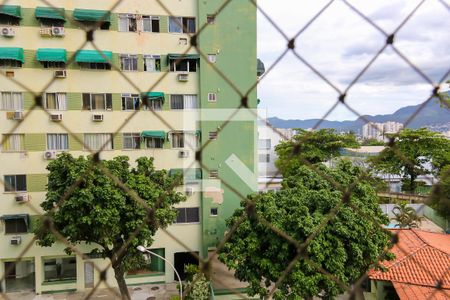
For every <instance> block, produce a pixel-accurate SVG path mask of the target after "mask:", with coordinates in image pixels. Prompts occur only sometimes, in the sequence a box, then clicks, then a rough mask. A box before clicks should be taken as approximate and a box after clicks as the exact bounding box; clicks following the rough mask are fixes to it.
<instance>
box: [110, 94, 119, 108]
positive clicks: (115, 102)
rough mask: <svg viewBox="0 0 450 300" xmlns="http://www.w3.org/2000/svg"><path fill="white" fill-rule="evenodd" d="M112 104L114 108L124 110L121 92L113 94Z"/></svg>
mask: <svg viewBox="0 0 450 300" xmlns="http://www.w3.org/2000/svg"><path fill="white" fill-rule="evenodd" d="M111 98H112V106H113V110H122V95H121V94H112V95H111Z"/></svg>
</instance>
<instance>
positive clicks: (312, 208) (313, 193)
mask: <svg viewBox="0 0 450 300" xmlns="http://www.w3.org/2000/svg"><path fill="white" fill-rule="evenodd" d="M317 168H318V169H320V171H321V172H323V173H325V174H326V175H328V176H329V177H331V178H333V179H334V180H335V181H337V182H338V183H339V184H341V185H342V186H344V187H348V186H351V185H352V184H355V185H354V188H353V190H352V192H351V196H350V197H349V199H348V203H349V204H352V206H353V208H352V207H350V206H348V205H347V204H344V205H343V206H342V207H341V208H340V209H339V210H338V212H337V215H336V216H335V217H333V218H332V219H331V220H330V222H329V223H328V224H327V225H326V226H325V227H324V228H323V229H322V230H318V226H319V224H320V223H321V222H322V221H323V220H324V218H325V217H326V215H327V214H328V213H330V211H331V210H332V209H333V208H334V207H336V206H337V205H338V204H339V203H341V201H342V199H343V197H344V196H343V192H342V191H340V190H338V189H336V188H335V187H334V186H333V185H332V184H331V183H330V182H329V181H327V180H326V179H324V178H323V177H322V176H320V175H319V174H317V173H316V172H314V171H312V170H311V169H310V168H308V167H307V166H300V167H298V168H297V170H296V171H295V172H293V173H292V174H291V175H290V176H288V177H285V178H284V179H283V183H282V189H281V190H280V191H278V192H274V191H270V192H266V193H261V194H258V195H251V196H249V198H248V201H243V202H242V203H241V208H240V209H238V210H237V211H236V212H235V213H234V214H233V216H232V217H231V218H230V219H228V220H227V222H228V225H229V226H233V225H234V224H236V222H238V221H239V220H240V218H241V217H242V216H244V215H246V214H247V218H245V219H244V221H243V222H242V223H240V224H239V226H238V227H237V229H236V231H235V232H234V233H233V234H232V235H231V237H230V239H229V240H228V241H227V243H226V244H225V246H224V248H223V250H222V251H221V253H220V255H219V259H220V260H221V261H222V262H224V263H225V264H226V265H227V266H228V267H229V268H230V269H233V270H234V271H235V277H236V278H238V279H239V280H241V281H245V282H248V283H249V287H248V290H247V292H248V294H249V295H250V296H254V295H257V294H258V295H260V297H263V296H265V295H267V293H268V290H269V289H270V287H272V286H273V284H274V283H275V282H276V281H277V280H278V279H279V278H280V276H282V275H283V274H284V271H285V270H286V268H287V266H288V265H289V264H290V262H291V261H292V260H293V259H294V257H296V256H297V254H298V248H296V247H295V246H294V245H293V243H291V242H289V241H288V240H287V239H286V238H284V237H283V236H281V235H280V234H278V233H276V232H275V231H274V230H272V229H271V228H269V227H268V226H266V225H265V224H264V223H262V222H261V221H260V219H259V218H264V219H265V220H266V221H268V222H270V223H271V224H272V226H273V227H275V228H276V229H277V230H279V231H281V232H283V233H285V234H287V235H289V236H290V237H291V238H293V239H294V240H295V241H298V242H299V243H303V242H305V241H306V240H307V238H308V237H310V236H311V235H312V234H315V233H316V231H318V232H317V236H315V237H314V238H313V239H312V241H311V242H310V244H309V245H308V246H307V247H306V249H305V251H304V252H303V253H301V254H302V257H301V258H300V259H299V260H298V262H297V263H296V264H295V265H294V267H293V268H292V269H291V270H290V271H289V272H288V273H287V274H286V277H285V279H284V280H283V281H282V282H281V284H280V285H279V287H278V290H277V292H276V294H275V295H274V298H275V299H300V298H307V299H308V298H312V297H314V296H315V297H321V298H324V299H332V298H334V297H335V296H336V295H339V294H341V293H342V292H343V290H342V288H341V287H340V286H339V285H338V284H337V283H336V282H335V281H333V280H332V279H330V278H329V277H328V276H326V275H324V274H322V273H321V272H319V270H318V269H317V268H316V267H315V266H314V265H313V264H310V263H308V262H307V261H306V260H305V258H308V259H309V260H311V261H313V262H314V264H316V265H318V266H320V267H321V268H323V269H324V270H326V271H327V272H329V273H331V274H332V275H333V276H335V277H336V278H338V279H339V280H341V281H342V282H344V283H345V284H348V285H350V284H352V283H355V282H356V281H357V280H358V279H359V278H360V277H361V276H362V275H364V274H365V272H366V271H367V270H368V269H369V267H370V265H371V264H372V263H375V262H377V261H378V259H379V256H380V255H381V254H382V253H383V252H384V250H385V249H387V246H388V244H389V240H390V235H389V233H388V232H387V231H386V230H385V229H382V228H381V226H380V225H379V224H388V222H389V220H388V218H387V216H385V215H383V213H382V211H381V210H380V208H379V206H378V198H377V195H376V193H375V191H374V190H373V188H372V187H371V185H370V184H369V183H367V182H366V181H365V180H364V179H361V180H360V179H358V178H359V177H360V175H361V174H362V173H361V170H360V169H359V168H357V167H355V166H352V164H351V163H350V162H348V161H342V162H341V163H339V164H338V165H337V167H336V168H335V169H330V168H327V167H326V166H324V165H317ZM354 207H358V209H359V211H357V210H355V209H354ZM373 220H376V221H377V222H374V221H373ZM388 256H389V255H388ZM389 257H390V256H389Z"/></svg>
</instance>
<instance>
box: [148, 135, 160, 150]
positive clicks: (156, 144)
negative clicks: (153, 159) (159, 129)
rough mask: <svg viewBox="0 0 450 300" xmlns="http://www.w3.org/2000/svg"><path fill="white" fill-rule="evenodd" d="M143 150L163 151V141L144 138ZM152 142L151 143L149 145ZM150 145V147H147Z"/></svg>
mask: <svg viewBox="0 0 450 300" xmlns="http://www.w3.org/2000/svg"><path fill="white" fill-rule="evenodd" d="M144 142H145V148H146V149H163V148H164V139H160V138H154V137H150V138H148V137H145V138H144ZM150 142H153V143H150ZM149 144H152V145H149Z"/></svg>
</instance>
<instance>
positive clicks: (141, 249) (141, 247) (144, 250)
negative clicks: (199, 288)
mask: <svg viewBox="0 0 450 300" xmlns="http://www.w3.org/2000/svg"><path fill="white" fill-rule="evenodd" d="M137 249H138V250H139V251H140V252H142V253H145V252H147V253H150V254H151V255H154V256H156V257H158V258H161V259H162V260H164V261H165V262H167V263H168V264H169V265H170V266H171V267H172V269H173V270H174V271H175V274H176V275H177V277H178V282H179V283H180V300H183V283H182V282H181V278H180V275H179V274H178V272H177V269H175V267H174V266H173V265H172V263H171V262H170V261H168V260H167V259H165V258H164V257H162V256H161V255H159V254H156V253H155V252H153V251H150V250H148V249H147V248H145V247H144V246H142V245H139V246H137Z"/></svg>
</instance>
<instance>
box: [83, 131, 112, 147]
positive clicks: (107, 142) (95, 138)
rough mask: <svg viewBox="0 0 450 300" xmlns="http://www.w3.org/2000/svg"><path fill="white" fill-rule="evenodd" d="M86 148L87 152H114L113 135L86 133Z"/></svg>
mask: <svg viewBox="0 0 450 300" xmlns="http://www.w3.org/2000/svg"><path fill="white" fill-rule="evenodd" d="M84 148H85V149H86V150H100V149H102V150H112V149H113V135H112V134H111V133H85V134H84Z"/></svg>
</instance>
